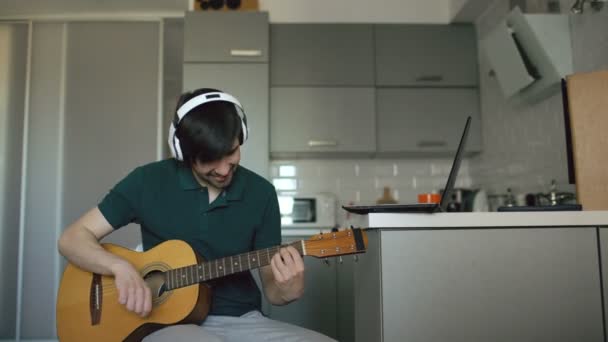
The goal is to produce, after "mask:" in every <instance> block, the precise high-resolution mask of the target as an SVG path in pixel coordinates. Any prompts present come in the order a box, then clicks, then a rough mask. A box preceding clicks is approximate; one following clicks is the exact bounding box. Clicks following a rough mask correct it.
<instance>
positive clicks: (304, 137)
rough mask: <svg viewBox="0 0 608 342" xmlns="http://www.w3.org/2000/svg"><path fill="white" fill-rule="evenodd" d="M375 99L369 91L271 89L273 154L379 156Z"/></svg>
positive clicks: (302, 88) (271, 139)
mask: <svg viewBox="0 0 608 342" xmlns="http://www.w3.org/2000/svg"><path fill="white" fill-rule="evenodd" d="M374 98H375V91H374V88H365V87H358V88H338V87H331V88H324V87H277V88H271V90H270V122H271V129H270V131H271V135H270V148H271V152H272V154H273V155H274V156H281V155H282V154H292V153H300V152H349V153H350V152H369V153H373V152H375V150H376V136H375V132H376V129H375V127H376V126H375V118H374Z"/></svg>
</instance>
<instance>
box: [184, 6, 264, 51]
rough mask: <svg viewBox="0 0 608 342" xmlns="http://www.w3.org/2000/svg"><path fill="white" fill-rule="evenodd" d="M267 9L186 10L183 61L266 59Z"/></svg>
mask: <svg viewBox="0 0 608 342" xmlns="http://www.w3.org/2000/svg"><path fill="white" fill-rule="evenodd" d="M268 30H269V28H268V13H265V12H245V11H241V12H186V17H185V24H184V61H185V62H268V35H269V33H268Z"/></svg>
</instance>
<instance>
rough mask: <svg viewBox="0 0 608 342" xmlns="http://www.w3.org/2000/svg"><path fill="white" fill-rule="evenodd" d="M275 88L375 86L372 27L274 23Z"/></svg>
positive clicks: (271, 33) (272, 27) (271, 37)
mask: <svg viewBox="0 0 608 342" xmlns="http://www.w3.org/2000/svg"><path fill="white" fill-rule="evenodd" d="M270 40H271V42H272V44H271V50H270V55H271V61H272V62H271V64H270V83H271V86H373V85H374V47H373V45H374V43H373V30H372V25H364V24H314V25H311V24H273V25H271V26H270Z"/></svg>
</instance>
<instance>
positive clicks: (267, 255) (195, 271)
mask: <svg viewBox="0 0 608 342" xmlns="http://www.w3.org/2000/svg"><path fill="white" fill-rule="evenodd" d="M286 246H292V247H294V248H295V249H296V250H297V251H298V252H299V253H300V255H305V250H304V241H295V242H292V243H290V244H289V245H284V246H274V247H270V248H265V249H260V250H257V251H252V252H247V253H243V254H238V255H233V256H229V257H225V258H221V259H216V260H212V261H206V262H203V263H200V264H196V265H190V266H185V267H180V268H174V269H172V270H169V271H166V272H165V278H166V280H165V283H166V286H167V290H174V289H178V288H181V287H186V286H190V285H194V284H197V283H200V282H204V281H208V280H212V279H217V278H221V277H224V276H227V275H230V274H235V273H239V272H243V271H248V270H252V269H256V268H260V267H263V266H267V265H270V260H271V259H272V256H273V255H275V254H276V253H277V252H278V251H279V249H280V248H283V247H286Z"/></svg>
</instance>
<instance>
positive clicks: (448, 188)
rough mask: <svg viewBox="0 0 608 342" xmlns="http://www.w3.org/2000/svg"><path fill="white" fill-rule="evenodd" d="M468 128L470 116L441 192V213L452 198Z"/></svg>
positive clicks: (445, 209)
mask: <svg viewBox="0 0 608 342" xmlns="http://www.w3.org/2000/svg"><path fill="white" fill-rule="evenodd" d="M469 126H471V117H470V116H469V117H468V118H467V123H466V124H465V126H464V132H462V138H460V144H459V145H458V150H456V156H454V162H453V163H452V170H450V176H449V177H448V181H447V183H446V184H445V189H444V190H443V195H442V196H441V204H440V206H441V211H443V212H445V211H447V207H448V203H449V202H450V199H451V197H452V191H453V190H454V183H455V182H456V177H457V176H458V169H460V161H461V160H462V154H463V153H464V146H465V145H466V143H467V138H468V136H469Z"/></svg>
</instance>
